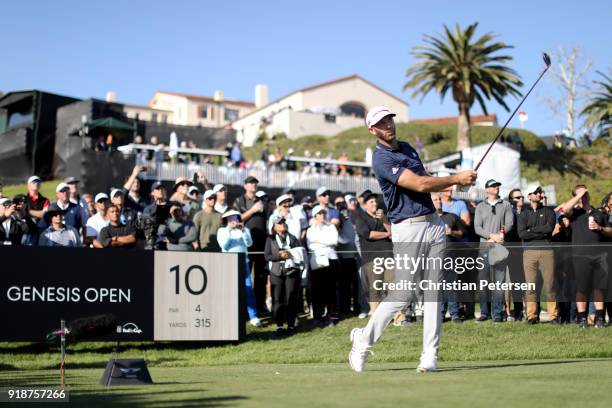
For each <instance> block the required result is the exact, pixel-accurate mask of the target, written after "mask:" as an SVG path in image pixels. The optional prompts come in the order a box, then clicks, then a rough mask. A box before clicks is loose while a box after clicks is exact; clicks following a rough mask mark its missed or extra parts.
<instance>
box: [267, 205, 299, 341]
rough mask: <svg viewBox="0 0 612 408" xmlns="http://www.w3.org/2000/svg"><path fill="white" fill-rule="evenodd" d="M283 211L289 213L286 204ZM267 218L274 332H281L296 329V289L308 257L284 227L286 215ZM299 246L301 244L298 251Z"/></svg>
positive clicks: (277, 333)
mask: <svg viewBox="0 0 612 408" xmlns="http://www.w3.org/2000/svg"><path fill="white" fill-rule="evenodd" d="M287 197H288V196H287V195H286V194H284V195H282V196H281V197H279V198H278V199H277V202H278V201H279V200H281V203H283V202H287ZM283 199H284V200H283ZM286 213H287V214H288V213H289V211H288V207H287V211H286ZM270 221H271V224H272V233H271V235H270V236H269V237H268V239H267V240H266V249H265V258H266V261H268V262H270V265H271V266H270V283H271V285H272V314H273V315H274V320H275V321H276V327H277V328H276V335H277V336H282V335H284V334H291V333H293V332H294V331H295V322H296V316H297V305H298V303H297V299H298V292H299V288H300V281H301V274H302V271H303V269H304V261H305V259H307V258H306V253H305V251H304V250H303V248H302V247H301V244H300V242H299V241H298V239H297V238H296V237H295V236H294V235H292V234H291V233H289V232H288V231H287V225H286V222H285V218H284V217H283V216H282V215H280V214H273V215H272V216H271V217H270ZM298 248H301V250H300V251H299V252H298V250H297V249H298ZM285 323H286V324H287V329H286V330H285V328H284V325H285Z"/></svg>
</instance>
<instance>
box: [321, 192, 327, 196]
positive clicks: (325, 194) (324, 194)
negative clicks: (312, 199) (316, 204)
mask: <svg viewBox="0 0 612 408" xmlns="http://www.w3.org/2000/svg"><path fill="white" fill-rule="evenodd" d="M327 196H329V193H328V192H327V191H326V192H325V193H323V194H321V197H327Z"/></svg>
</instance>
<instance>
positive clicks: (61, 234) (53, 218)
mask: <svg viewBox="0 0 612 408" xmlns="http://www.w3.org/2000/svg"><path fill="white" fill-rule="evenodd" d="M64 213H65V210H64V209H62V208H61V207H60V206H59V205H58V204H57V203H53V204H51V205H49V207H48V209H47V211H46V212H45V215H44V220H45V223H46V224H47V225H49V226H48V227H47V228H46V229H45V230H44V231H43V232H42V234H40V238H39V240H38V245H39V246H53V247H55V246H63V247H80V246H81V238H80V236H79V232H78V231H77V230H76V229H75V228H74V227H71V226H70V225H64Z"/></svg>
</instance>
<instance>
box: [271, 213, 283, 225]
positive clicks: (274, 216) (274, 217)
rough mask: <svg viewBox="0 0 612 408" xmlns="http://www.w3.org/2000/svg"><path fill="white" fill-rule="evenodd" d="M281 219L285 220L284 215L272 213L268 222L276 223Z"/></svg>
mask: <svg viewBox="0 0 612 408" xmlns="http://www.w3.org/2000/svg"><path fill="white" fill-rule="evenodd" d="M281 221H285V217H283V216H282V215H280V214H272V216H271V217H270V222H271V223H272V225H274V224H278V223H279V222H281Z"/></svg>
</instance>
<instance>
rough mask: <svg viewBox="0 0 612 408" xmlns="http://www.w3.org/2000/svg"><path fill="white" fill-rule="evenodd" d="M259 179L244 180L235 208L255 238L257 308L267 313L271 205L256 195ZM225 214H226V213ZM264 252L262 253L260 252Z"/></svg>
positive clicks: (253, 258) (251, 257) (253, 259)
mask: <svg viewBox="0 0 612 408" xmlns="http://www.w3.org/2000/svg"><path fill="white" fill-rule="evenodd" d="M258 183H259V180H257V179H256V178H255V177H253V176H249V177H247V178H246V179H245V180H244V186H243V187H244V194H243V195H241V196H239V197H237V198H236V200H234V204H233V206H232V207H233V208H234V210H237V211H238V212H239V213H240V216H241V218H242V221H243V222H244V224H245V226H246V227H248V229H249V231H250V235H251V237H252V238H253V245H252V247H251V250H252V251H253V252H257V253H256V254H249V256H248V257H249V266H250V267H252V268H253V270H254V273H253V276H254V282H253V283H254V290H255V300H256V302H257V310H258V312H259V313H266V312H267V307H266V286H267V283H268V272H267V270H266V260H265V259H264V256H263V251H264V247H265V245H266V238H267V237H268V232H267V228H266V219H267V218H268V215H269V210H270V209H269V207H268V205H267V203H266V202H265V201H263V200H262V199H261V198H259V197H257V196H256V193H257V184H258ZM224 216H225V215H224ZM259 253H262V254H259Z"/></svg>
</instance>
